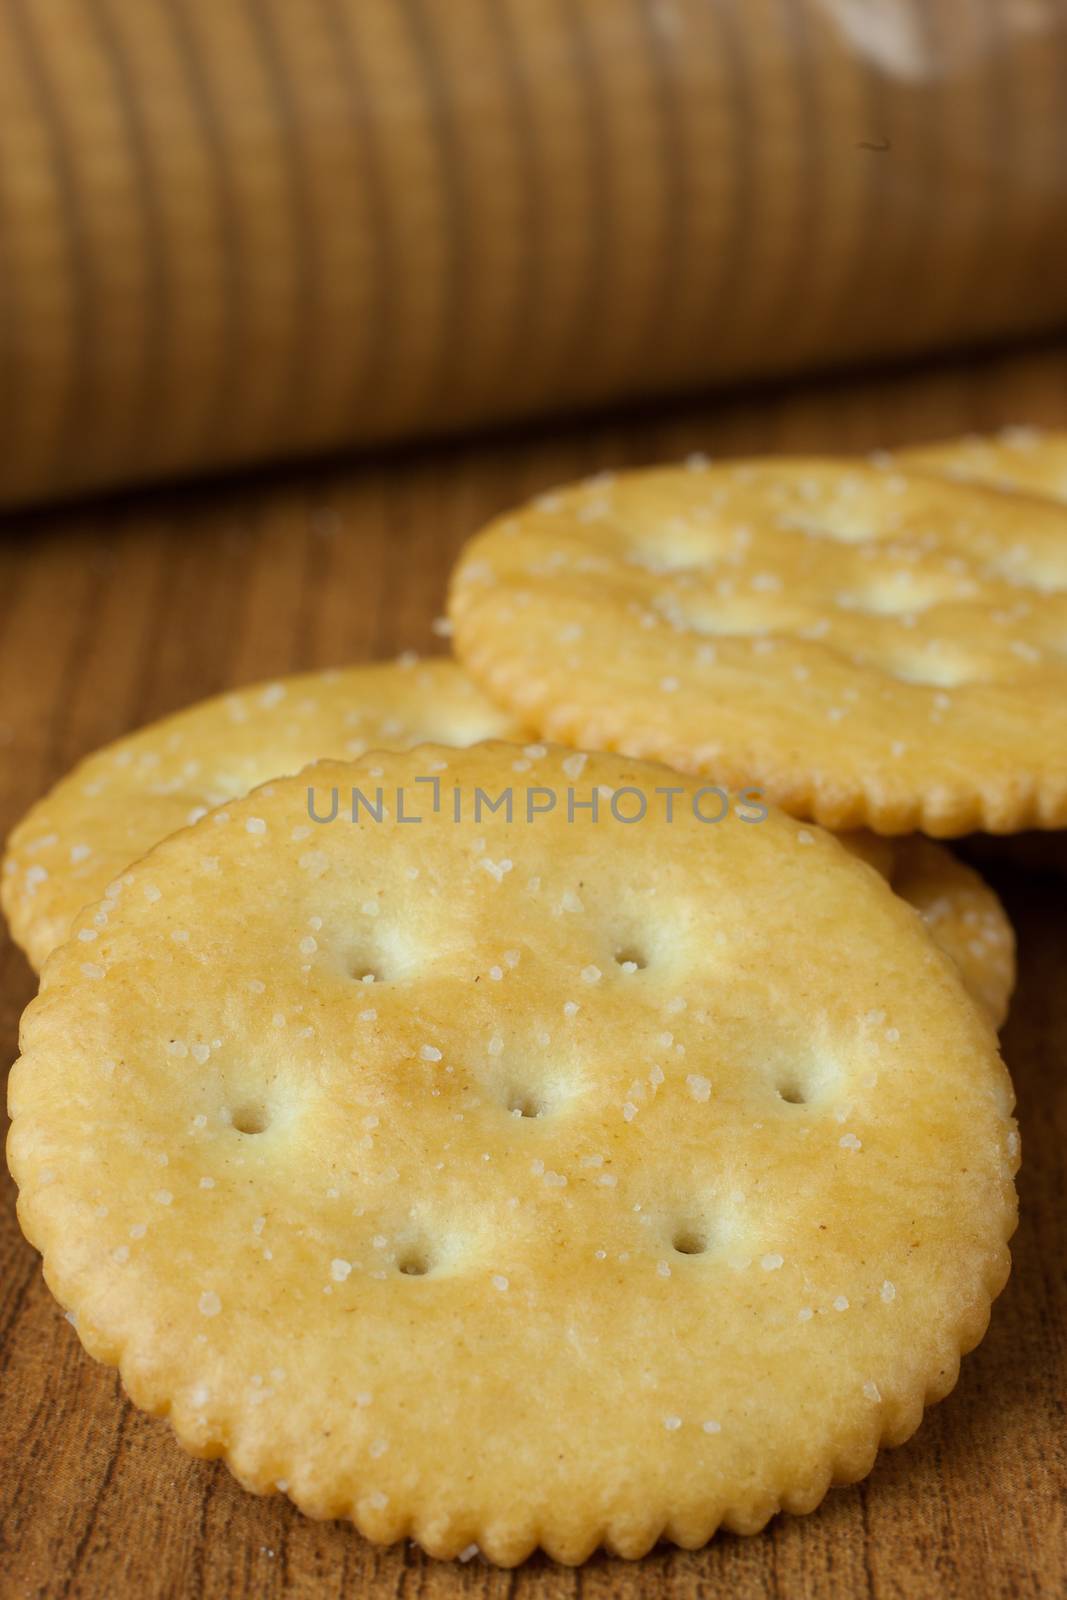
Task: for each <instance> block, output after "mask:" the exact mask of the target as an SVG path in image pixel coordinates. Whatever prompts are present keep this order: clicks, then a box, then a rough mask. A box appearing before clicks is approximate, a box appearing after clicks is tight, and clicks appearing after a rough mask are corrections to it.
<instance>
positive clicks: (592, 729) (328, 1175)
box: [3, 430, 1067, 1564]
mask: <svg viewBox="0 0 1067 1600" xmlns="http://www.w3.org/2000/svg"><path fill="white" fill-rule="evenodd" d="M1065 495H1067V440H1059V439H1042V438H1041V437H1039V436H1036V435H1032V434H1029V433H1025V432H1023V431H1021V430H1017V431H1016V432H1015V433H1014V434H1012V435H1011V436H1009V437H1006V438H1003V439H999V440H982V441H975V442H969V441H964V442H962V443H956V444H953V445H950V446H946V447H943V448H939V449H935V450H927V451H919V452H914V453H912V454H911V455H910V456H907V455H905V456H900V457H896V458H893V459H890V458H879V459H877V460H874V461H865V462H858V461H852V460H830V459H804V460H789V459H770V460H756V461H747V462H739V463H723V464H714V465H711V464H709V463H707V462H706V461H705V460H703V459H694V460H691V461H689V462H688V463H686V464H685V465H684V466H682V467H679V468H676V469H669V470H656V471H648V472H639V473H632V474H626V475H623V476H619V477H609V476H602V477H599V478H596V479H593V480H592V481H590V482H586V483H583V484H579V485H577V486H575V487H571V488H566V489H563V490H561V491H559V492H557V493H553V494H549V495H544V496H542V497H541V498H540V499H538V500H537V501H536V502H534V503H533V504H532V505H529V506H526V507H524V508H522V509H520V510H517V511H515V512H513V513H511V514H509V515H507V516H505V517H503V518H501V519H500V520H498V521H497V522H495V523H494V524H493V525H491V526H490V527H489V528H488V529H487V530H485V531H484V532H483V533H481V534H480V535H479V536H478V537H477V538H475V539H474V540H473V541H472V543H471V544H470V545H469V547H468V548H467V549H466V551H465V552H464V553H463V556H462V559H461V560H460V562H459V565H458V567H457V570H456V572H455V574H454V579H453V583H452V589H451V596H450V613H451V618H452V623H453V628H454V641H455V649H456V654H457V657H458V664H457V663H456V662H453V661H450V660H436V661H417V660H415V659H403V660H401V661H399V662H397V663H393V664H386V665H377V666H370V667H353V668H349V669H346V670H341V671H337V672H332V673H325V674H318V675H314V676H306V677H299V678H292V679H289V680H286V681H282V682H278V683H273V684H270V685H266V686H259V687H257V688H254V689H248V690H244V691H242V692H240V693H235V694H231V695H227V696H224V697H222V698H220V699H217V700H212V701H210V702H207V703H206V704H203V705H199V706H194V707H192V708H191V709H189V710H187V711H185V712H182V713H181V714H179V715H178V716H175V717H171V718H170V719H168V720H167V721H165V722H162V723H159V724H156V725H155V726H153V727H150V728H147V729H144V730H143V731H141V732H138V733H136V734H134V735H132V736H131V737H129V738H127V739H124V740H122V741H121V742H120V743H119V744H117V745H113V746H112V747H110V748H109V749H107V750H104V751H102V752H100V753H98V754H97V755H94V756H92V757H90V758H89V759H88V760H87V761H85V762H83V763H82V765H81V766H80V767H79V768H78V769H77V770H76V771H75V772H73V773H72V774H71V775H70V776H69V777H67V778H65V779H64V780H63V781H62V782H61V783H60V784H59V785H58V786H57V787H56V788H55V789H54V790H53V791H52V793H51V794H49V795H48V796H47V797H46V798H45V799H43V800H42V801H41V802H40V803H39V804H38V805H37V806H35V807H34V809H33V810H32V811H31V813H30V814H29V816H28V817H26V818H25V820H24V821H23V822H22V823H21V824H20V825H19V826H18V827H17V828H16V830H15V832H14V834H13V835H12V837H11V839H10V841H9V845H8V853H7V858H6V860H5V862H4V874H3V903H4V908H5V910H6V913H7V916H8V920H9V922H10V925H11V929H12V932H13V934H14V937H15V938H16V939H17V940H18V942H19V943H20V944H21V945H22V946H23V948H24V949H25V950H26V952H27V954H28V956H29V958H30V960H31V961H32V962H33V963H34V965H35V966H36V967H38V968H39V969H40V971H41V988H40V994H39V996H38V998H37V999H36V1000H35V1001H34V1002H33V1004H32V1005H31V1006H30V1007H29V1009H28V1010H27V1012H26V1015H25V1018H24V1022H23V1029H22V1039H21V1045H22V1052H23V1053H22V1056H21V1059H20V1060H19V1062H18V1063H17V1065H16V1066H15V1068H14V1070H13V1072H12V1075H11V1087H10V1109H11V1116H12V1128H11V1134H10V1140H9V1146H8V1150H9V1158H10V1163H11V1168H12V1171H13V1173H14V1175H15V1178H16V1181H17V1183H18V1186H19V1190H20V1196H19V1216H20V1220H21V1223H22V1226H23V1229H24V1231H25V1232H26V1235H27V1237H28V1238H29V1239H30V1240H31V1241H32V1243H33V1244H34V1245H36V1246H37V1248H38V1249H39V1250H40V1251H41V1253H42V1256H43V1258H44V1270H45V1274H46V1277H47V1279H48V1282H49V1284H50V1286H51V1287H52V1289H53V1291H54V1293H55V1294H56V1296H57V1298H58V1299H59V1300H60V1302H61V1303H62V1304H63V1305H64V1306H65V1307H66V1308H67V1310H68V1315H69V1317H70V1319H71V1321H72V1322H73V1323H74V1326H75V1327H76V1329H77V1332H78V1335H79V1337H80V1338H81V1340H82V1342H83V1344H84V1345H85V1347H86V1348H87V1349H88V1350H89V1351H90V1353H91V1354H93V1355H94V1356H96V1357H97V1358H99V1359H100V1360H103V1361H106V1362H110V1363H113V1364H115V1365H116V1366H118V1367H120V1369H121V1372H122V1377H123V1381H124V1383H125V1385H126V1387H127V1389H128V1390H129V1392H130V1394H131V1395H132V1397H133V1399H134V1400H135V1401H136V1402H137V1404H139V1405H141V1406H143V1407H145V1408H146V1409H147V1410H149V1411H151V1412H154V1413H156V1414H158V1415H161V1416H167V1417H169V1419H170V1421H171V1423H172V1425H173V1427H174V1430H175V1432H176V1433H177V1435H178V1437H179V1439H180V1440H181V1442H182V1443H183V1444H184V1445H185V1446H186V1447H187V1448H188V1449H190V1450H192V1451H194V1452H195V1453H197V1454H200V1455H204V1456H216V1455H223V1456H225V1458H226V1459H227V1461H228V1463H229V1464H230V1466H231V1468H232V1469H233V1471H234V1472H235V1473H236V1474H237V1476H238V1477H239V1479H240V1480H241V1482H242V1483H244V1484H245V1485H246V1486H247V1487H248V1488H250V1489H252V1490H256V1491H259V1492H273V1491H277V1492H281V1493H284V1494H288V1495H289V1496H291V1497H292V1499H293V1500H294V1501H295V1502H296V1503H297V1505H299V1506H300V1507H301V1508H302V1509H303V1510H305V1511H306V1512H308V1513H309V1514H311V1515H313V1516H318V1517H349V1518H351V1519H352V1520H353V1521H354V1522H355V1523H356V1524H357V1525H358V1527H359V1528H360V1529H361V1530H362V1531H363V1532H364V1533H365V1534H366V1535H367V1536H368V1537H370V1538H372V1539H377V1540H383V1541H389V1540H395V1539H398V1538H401V1537H404V1536H411V1537H413V1538H415V1539H417V1540H418V1541H419V1542H420V1544H421V1545H422V1546H423V1547H424V1548H425V1549H426V1550H428V1551H430V1552H431V1553H433V1554H435V1555H439V1556H446V1557H451V1556H463V1557H469V1556H471V1555H473V1554H474V1553H476V1552H481V1553H483V1554H484V1555H485V1556H486V1557H487V1558H488V1559H490V1560H493V1561H496V1562H500V1563H504V1564H511V1563H515V1562H518V1561H520V1560H522V1559H523V1558H524V1557H525V1556H526V1555H527V1554H528V1553H529V1552H530V1551H531V1550H533V1549H534V1548H535V1547H537V1546H541V1547H543V1548H544V1549H545V1550H546V1551H548V1552H549V1553H550V1554H551V1555H553V1556H555V1557H557V1558H558V1559H560V1560H562V1561H566V1562H580V1561H582V1560H583V1559H585V1558H586V1557H587V1556H588V1555H589V1554H590V1553H591V1552H592V1551H593V1550H594V1549H595V1548H597V1547H598V1546H600V1545H603V1546H605V1547H607V1548H608V1549H610V1550H612V1551H615V1552H618V1553H619V1554H622V1555H624V1556H640V1555H641V1554H642V1553H644V1552H645V1551H647V1550H648V1549H649V1548H650V1546H652V1545H653V1544H654V1543H655V1542H656V1541H657V1540H658V1539H669V1540H673V1541H675V1542H677V1543H678V1544H681V1545H684V1546H690V1547H692V1546H698V1545H700V1544H701V1543H703V1542H704V1541H705V1540H707V1539H708V1538H709V1537H710V1536H711V1535H712V1533H713V1532H714V1531H715V1530H716V1528H718V1527H719V1526H726V1527H729V1528H733V1529H736V1530H739V1531H742V1532H755V1531H756V1530H758V1529H759V1528H761V1527H762V1526H763V1525H764V1524H765V1523H766V1521H767V1520H768V1518H769V1517H771V1516H772V1515H773V1514H774V1513H775V1512H776V1511H778V1510H779V1509H781V1508H785V1509H788V1510H790V1511H794V1512H801V1511H809V1510H811V1509H812V1508H813V1507H814V1506H815V1505H817V1503H818V1502H819V1500H820V1499H821V1498H822V1496H823V1495H824V1493H825V1492H826V1490H827V1488H828V1486H829V1485H830V1484H831V1483H833V1482H841V1481H849V1480H853V1479H856V1478H858V1477H860V1476H862V1475H863V1474H864V1473H866V1472H867V1471H868V1470H869V1469H870V1467H871V1465H872V1463H873V1461H874V1457H875V1454H876V1452H877V1450H878V1448H879V1446H880V1445H882V1444H895V1443H899V1442H900V1441H901V1440H903V1439H905V1438H907V1437H908V1436H909V1435H910V1434H911V1433H912V1432H913V1430H914V1429H915V1428H916V1427H917V1425H918V1423H919V1421H920V1419H921V1416H922V1412H923V1408H924V1406H925V1405H927V1404H928V1403H930V1402H932V1401H934V1400H937V1399H939V1398H940V1397H941V1396H943V1395H944V1394H946V1393H947V1392H948V1390H949V1389H951V1387H952V1385H953V1384H954V1382H955V1380H956V1375H957V1371H958V1367H959V1361H960V1357H961V1355H962V1354H963V1353H964V1352H966V1351H967V1350H969V1349H970V1348H971V1347H972V1346H974V1345H975V1344H976V1343H977V1341H978V1340H979V1339H980V1338H981V1336H982V1334H983V1332H984V1329H985V1327H986V1323H987V1320H988V1316H989V1310H990V1305H991V1302H992V1300H993V1299H994V1297H995V1296H996V1295H997V1293H998V1292H999V1290H1000V1289H1001V1287H1002V1286H1003V1284H1004V1282H1005V1279H1006V1277H1007V1273H1008V1267H1009V1255H1008V1240H1009V1238H1010V1235H1011V1233H1012V1229H1013V1227H1014V1224H1015V1216H1016V1198H1015V1189H1014V1182H1013V1180H1014V1175H1015V1171H1016V1168H1017V1165H1018V1161H1019V1141H1018V1135H1017V1132H1016V1129H1015V1124H1014V1122H1013V1120H1012V1115H1011V1113H1012V1104H1013V1095H1012V1088H1011V1084H1010V1081H1009V1078H1008V1075H1007V1072H1006V1071H1005V1068H1004V1066H1003V1064H1002V1062H1001V1060H1000V1057H999V1054H998V1049H997V1039H996V1031H995V1030H996V1027H997V1026H998V1025H999V1023H1000V1022H1001V1021H1002V1020H1003V1018H1004V1016H1005V1013H1006V1011H1007V1007H1008V1001H1009V997H1010V993H1011V988H1012V983H1013V976H1014V961H1013V939H1012V933H1011V928H1010V926H1009V924H1008V922H1007V919H1006V917H1005V915H1004V912H1003V910H1002V908H1001V906H1000V904H999V902H998V900H997V899H996V896H995V895H994V894H993V893H992V891H991V890H990V889H989V888H988V887H987V886H986V885H985V884H984V883H983V882H982V880H981V879H980V878H979V877H978V876H977V874H976V873H975V872H974V871H973V870H972V869H971V868H970V867H968V866H965V865H964V864H963V863H962V862H961V861H960V860H958V859H957V857H956V856H955V855H954V854H952V853H951V852H950V850H949V849H948V848H947V847H946V846H945V845H944V844H943V843H938V842H935V841H936V840H939V839H945V838H950V837H955V836H959V835H963V834H971V833H974V832H976V831H977V832H984V833H986V834H990V835H993V834H1000V835H1014V834H1017V833H1019V832H1021V831H1024V830H1030V831H1033V830H1038V831H1040V832H1042V834H1045V835H1047V834H1048V833H1049V832H1050V831H1051V830H1055V829H1058V828H1061V827H1063V826H1064V825H1065V824H1067V504H1064V503H1062V502H1061V498H1060V497H1062V496H1065Z"/></svg>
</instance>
